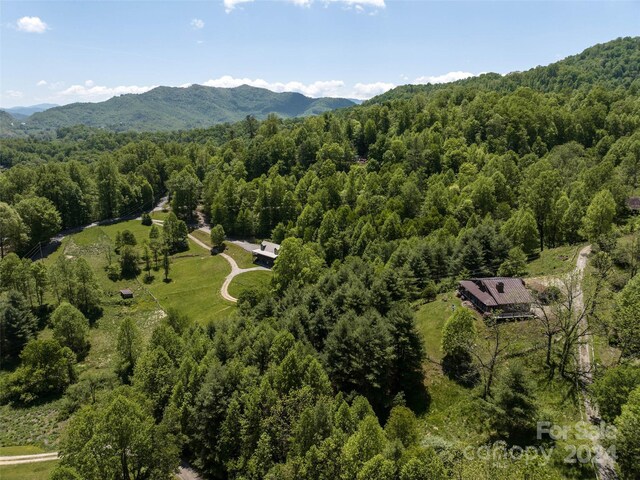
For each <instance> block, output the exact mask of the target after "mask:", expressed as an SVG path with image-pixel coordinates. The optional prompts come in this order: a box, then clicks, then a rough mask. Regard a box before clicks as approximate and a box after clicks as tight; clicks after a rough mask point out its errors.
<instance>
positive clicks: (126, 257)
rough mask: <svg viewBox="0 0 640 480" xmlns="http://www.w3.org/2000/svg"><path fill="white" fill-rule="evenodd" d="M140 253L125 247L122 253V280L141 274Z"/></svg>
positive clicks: (127, 246)
mask: <svg viewBox="0 0 640 480" xmlns="http://www.w3.org/2000/svg"><path fill="white" fill-rule="evenodd" d="M138 260H139V258H138V252H137V251H136V249H135V248H133V247H131V246H129V245H125V246H124V247H122V251H121V252H120V276H121V277H122V278H133V277H136V276H137V275H138V274H139V273H140V266H139V265H138Z"/></svg>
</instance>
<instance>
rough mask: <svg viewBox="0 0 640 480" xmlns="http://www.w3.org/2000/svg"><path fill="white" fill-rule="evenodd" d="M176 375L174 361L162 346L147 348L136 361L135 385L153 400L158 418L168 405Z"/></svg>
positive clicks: (154, 411) (154, 410)
mask: <svg viewBox="0 0 640 480" xmlns="http://www.w3.org/2000/svg"><path fill="white" fill-rule="evenodd" d="M175 375H176V372H175V366H174V364H173V361H172V360H171V358H170V357H169V355H168V354H167V352H166V351H165V350H164V348H162V347H155V348H150V349H147V350H145V352H144V353H143V354H142V355H141V356H140V357H139V358H138V361H137V362H135V369H134V373H133V386H134V387H135V388H136V389H138V390H140V391H141V392H143V393H144V394H145V395H146V396H147V398H149V399H150V400H151V402H152V404H153V413H154V415H155V417H156V418H161V417H162V412H163V411H164V408H165V407H166V406H167V402H168V401H169V396H170V395H171V391H172V390H173V386H174V383H175V380H176V378H175Z"/></svg>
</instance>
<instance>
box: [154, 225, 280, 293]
mask: <svg viewBox="0 0 640 480" xmlns="http://www.w3.org/2000/svg"><path fill="white" fill-rule="evenodd" d="M153 223H155V224H158V225H162V224H163V223H164V222H163V221H162V220H154V221H153ZM199 230H201V231H203V232H205V233H206V232H211V230H210V229H209V228H208V227H202V228H200V229H199ZM189 240H191V241H192V242H193V243H195V244H196V245H198V246H199V247H202V248H204V249H205V250H206V251H208V252H209V251H211V247H209V245H207V244H206V243H204V242H203V241H201V240H199V239H198V238H196V237H194V236H193V235H191V234H189ZM234 243H235V242H234ZM243 243H245V244H247V245H252V244H250V243H248V242H243ZM243 248H244V247H243ZM252 250H253V249H252ZM218 255H220V256H221V257H222V258H224V259H225V260H226V261H227V262H229V265H230V266H231V273H230V274H229V275H227V276H226V277H225V279H224V282H223V283H222V287H220V295H222V298H224V299H225V300H227V301H229V302H233V303H238V299H237V298H236V297H233V296H232V295H231V294H230V293H229V285H230V284H231V281H232V280H233V279H234V278H235V277H237V276H238V275H240V274H241V273H247V272H257V271H260V270H264V271H268V270H269V269H268V268H265V267H251V268H240V267H239V266H238V264H237V263H236V261H235V260H234V259H233V258H232V257H230V256H229V255H227V254H226V253H219V254H218Z"/></svg>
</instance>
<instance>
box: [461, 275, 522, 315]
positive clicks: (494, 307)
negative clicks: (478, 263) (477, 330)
mask: <svg viewBox="0 0 640 480" xmlns="http://www.w3.org/2000/svg"><path fill="white" fill-rule="evenodd" d="M458 294H459V295H460V298H462V299H463V300H467V301H469V302H471V303H472V304H473V305H474V307H475V308H476V309H477V310H478V311H479V312H480V313H482V314H483V315H486V316H495V317H496V318H498V319H507V318H526V317H532V316H533V313H532V312H531V303H532V302H533V297H532V295H531V293H530V292H529V290H527V288H526V287H525V285H524V280H522V279H521V278H511V277H490V278H472V279H469V280H462V281H461V282H460V283H459V285H458Z"/></svg>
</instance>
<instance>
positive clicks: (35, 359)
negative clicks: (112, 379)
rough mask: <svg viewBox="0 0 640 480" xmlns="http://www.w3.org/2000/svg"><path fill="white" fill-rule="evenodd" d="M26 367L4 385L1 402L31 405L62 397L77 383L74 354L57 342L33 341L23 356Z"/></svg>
mask: <svg viewBox="0 0 640 480" xmlns="http://www.w3.org/2000/svg"><path fill="white" fill-rule="evenodd" d="M20 358H21V360H22V364H21V365H20V366H19V367H18V368H17V369H16V370H15V371H14V372H13V373H11V375H9V376H8V377H7V378H6V380H5V382H4V385H3V388H2V389H0V390H2V397H1V399H2V400H4V401H5V402H6V401H12V402H20V403H31V402H33V401H35V400H38V399H40V398H43V397H45V396H48V395H56V394H60V393H62V392H63V391H64V390H65V388H67V386H69V384H71V383H72V382H74V381H75V380H76V372H75V363H76V358H75V355H74V353H73V352H72V351H71V350H70V349H69V348H68V347H63V346H62V345H60V344H59V343H58V341H57V340H54V339H47V340H31V341H29V343H27V345H26V346H25V347H24V349H23V350H22V353H21V354H20Z"/></svg>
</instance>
